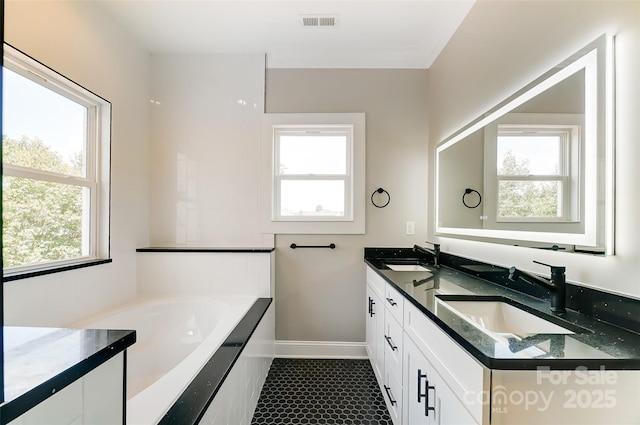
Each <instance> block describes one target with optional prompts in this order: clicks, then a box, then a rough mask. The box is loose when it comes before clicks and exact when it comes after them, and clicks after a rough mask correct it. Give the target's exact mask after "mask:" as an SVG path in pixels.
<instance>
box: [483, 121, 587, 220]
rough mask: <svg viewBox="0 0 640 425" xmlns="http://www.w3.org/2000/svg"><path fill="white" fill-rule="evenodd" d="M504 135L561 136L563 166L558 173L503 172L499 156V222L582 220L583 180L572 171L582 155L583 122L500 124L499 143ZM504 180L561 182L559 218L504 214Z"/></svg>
mask: <svg viewBox="0 0 640 425" xmlns="http://www.w3.org/2000/svg"><path fill="white" fill-rule="evenodd" d="M503 135H508V136H510V137H518V136H522V137H523V138H524V137H532V136H557V137H558V138H559V143H560V147H559V152H558V164H559V166H560V169H559V170H558V173H557V174H528V175H524V174H523V175H516V174H500V173H499V164H498V163H497V155H496V188H495V190H496V193H497V194H498V196H496V221H498V222H514V223H518V222H520V223H537V222H550V223H558V222H569V221H576V220H578V217H577V208H576V206H577V202H578V198H579V197H578V190H579V186H580V183H579V181H577V179H575V178H572V170H573V169H574V168H576V165H575V163H576V159H577V157H578V154H577V152H575V151H576V150H579V149H580V141H579V140H580V126H579V125H551V124H543V125H540V124H530V125H528V124H524V125H514V124H499V125H498V128H497V138H496V144H498V143H499V140H498V139H499V138H500V137H501V136H503ZM503 181H517V182H526V181H529V182H546V181H557V182H560V195H559V196H558V204H559V205H558V210H559V211H560V214H559V215H558V216H555V217H542V216H530V217H511V216H503V215H501V214H500V204H499V199H500V183H501V182H503Z"/></svg>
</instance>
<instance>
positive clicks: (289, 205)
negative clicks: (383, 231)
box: [260, 113, 366, 234]
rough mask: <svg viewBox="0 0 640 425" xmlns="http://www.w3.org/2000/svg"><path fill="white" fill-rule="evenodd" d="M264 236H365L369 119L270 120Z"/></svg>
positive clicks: (326, 116)
mask: <svg viewBox="0 0 640 425" xmlns="http://www.w3.org/2000/svg"><path fill="white" fill-rule="evenodd" d="M262 135H263V137H262V154H261V155H262V167H261V171H260V175H261V188H262V190H261V194H263V195H266V196H262V197H261V201H260V203H261V224H260V228H261V231H262V232H263V233H274V234H287V233H288V234H363V233H364V231H365V217H364V212H365V200H366V196H365V187H364V185H365V156H364V153H365V116H364V114H363V113H338V114H333V113H326V114H325V113H318V114H315V113H309V114H265V115H264V121H263V133H262Z"/></svg>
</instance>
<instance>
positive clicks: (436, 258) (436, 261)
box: [413, 241, 440, 268]
mask: <svg viewBox="0 0 640 425" xmlns="http://www.w3.org/2000/svg"><path fill="white" fill-rule="evenodd" d="M425 242H427V243H430V244H431V245H433V249H430V248H423V247H421V246H420V245H414V246H413V252H419V253H421V254H427V255H432V256H433V265H434V267H436V268H440V244H439V243H433V242H428V241H425Z"/></svg>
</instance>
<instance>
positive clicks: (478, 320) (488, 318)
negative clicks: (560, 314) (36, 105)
mask: <svg viewBox="0 0 640 425" xmlns="http://www.w3.org/2000/svg"><path fill="white" fill-rule="evenodd" d="M438 305H439V306H444V307H446V308H448V309H449V310H451V311H452V312H453V313H455V314H457V315H458V316H460V317H462V318H463V319H464V320H466V321H467V322H469V323H471V324H472V325H473V326H476V327H477V328H479V329H480V330H483V331H488V332H493V333H498V334H517V335H522V334H573V333H574V332H572V331H570V330H569V329H567V328H564V327H562V326H559V325H556V324H555V323H552V322H550V321H548V320H546V319H544V318H542V317H538V316H536V315H535V314H532V313H529V312H527V311H525V310H523V309H521V308H518V307H516V306H514V305H511V304H510V303H507V302H504V301H496V300H483V301H475V300H474V301H471V300H465V301H453V300H446V301H443V300H441V299H438Z"/></svg>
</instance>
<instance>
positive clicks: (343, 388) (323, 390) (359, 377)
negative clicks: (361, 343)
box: [251, 359, 392, 425]
mask: <svg viewBox="0 0 640 425" xmlns="http://www.w3.org/2000/svg"><path fill="white" fill-rule="evenodd" d="M266 424H269V425H272V424H273V425H276V424H277V425H280V424H335V425H338V424H340V425H347V424H348V425H392V422H391V417H390V416H389V412H388V411H387V407H386V405H385V404H384V399H383V398H382V393H381V392H380V387H378V383H377V382H376V378H375V375H374V373H373V369H372V368H371V364H370V363H369V361H368V360H342V359H335V360H334V359H331V360H316V359H274V361H273V364H272V365H271V369H270V370H269V375H268V376H267V380H266V382H265V384H264V387H263V389H262V393H260V399H259V400H258V406H257V407H256V411H255V414H254V415H253V420H252V421H251V425H266Z"/></svg>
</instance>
